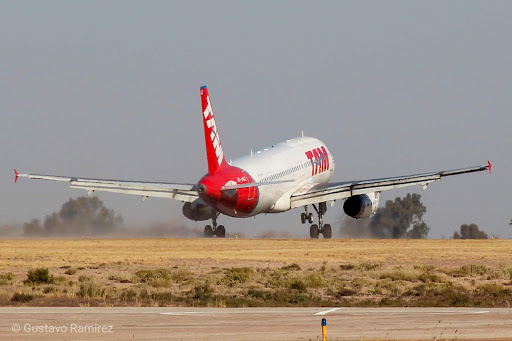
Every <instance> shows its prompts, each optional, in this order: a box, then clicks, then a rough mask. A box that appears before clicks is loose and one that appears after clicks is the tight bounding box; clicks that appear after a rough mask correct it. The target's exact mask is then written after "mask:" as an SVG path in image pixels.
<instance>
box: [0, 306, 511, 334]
mask: <svg viewBox="0 0 512 341" xmlns="http://www.w3.org/2000/svg"><path fill="white" fill-rule="evenodd" d="M322 318H326V319H327V336H328V339H330V340H333V339H337V340H383V339H385V340H434V338H437V339H438V340H441V339H466V340H491V339H492V340H507V339H508V340H510V339H512V309H486V308H482V309H477V308H134V307H130V308H88V307H83V308H82V307H76V308H64V307H55V308H46V307H45V308H34V307H26V308H25V307H21V308H18V307H17V308H10V307H3V308H0V339H2V340H30V339H34V340H35V339H37V340H55V339H59V340H64V339H65V340H84V339H87V340H108V339H118V340H119V339H122V340H128V339H131V340H145V339H150V340H158V339H166V340H169V339H170V340H309V339H311V340H319V339H320V340H321V320H322Z"/></svg>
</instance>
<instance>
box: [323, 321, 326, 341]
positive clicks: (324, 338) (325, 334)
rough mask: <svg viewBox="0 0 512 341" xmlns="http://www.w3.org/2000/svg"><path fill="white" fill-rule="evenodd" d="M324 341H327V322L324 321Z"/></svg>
mask: <svg viewBox="0 0 512 341" xmlns="http://www.w3.org/2000/svg"><path fill="white" fill-rule="evenodd" d="M322 341H327V320H326V319H322Z"/></svg>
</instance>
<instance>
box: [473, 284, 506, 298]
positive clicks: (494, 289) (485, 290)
mask: <svg viewBox="0 0 512 341" xmlns="http://www.w3.org/2000/svg"><path fill="white" fill-rule="evenodd" d="M478 293H479V294H480V296H486V295H487V296H491V297H493V298H506V297H509V296H510V293H511V290H510V289H508V288H503V286H502V285H500V284H496V283H487V284H484V285H481V286H479V287H478Z"/></svg>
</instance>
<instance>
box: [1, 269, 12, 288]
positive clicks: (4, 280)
mask: <svg viewBox="0 0 512 341" xmlns="http://www.w3.org/2000/svg"><path fill="white" fill-rule="evenodd" d="M13 279H14V274H13V273H12V272H7V273H4V274H0V285H7V284H9V283H10V282H11V281H12V280H13Z"/></svg>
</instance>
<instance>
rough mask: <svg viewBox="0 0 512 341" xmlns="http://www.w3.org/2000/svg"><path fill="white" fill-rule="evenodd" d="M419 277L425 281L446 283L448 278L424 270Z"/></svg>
mask: <svg viewBox="0 0 512 341" xmlns="http://www.w3.org/2000/svg"><path fill="white" fill-rule="evenodd" d="M418 279H419V280H420V281H421V282H423V283H432V282H433V283H444V282H446V280H445V279H444V277H443V276H441V275H438V274H434V273H431V272H424V273H422V274H421V275H419V276H418Z"/></svg>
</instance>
